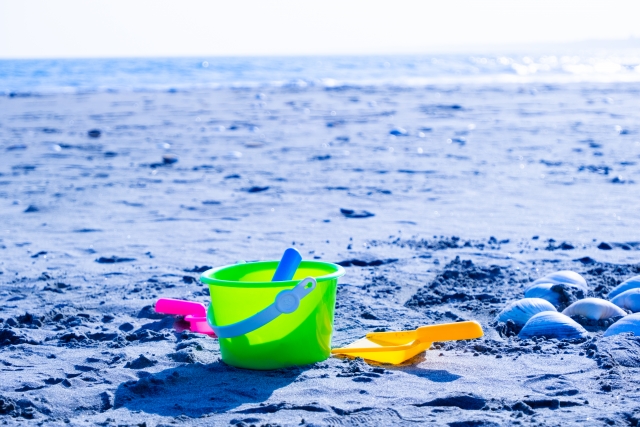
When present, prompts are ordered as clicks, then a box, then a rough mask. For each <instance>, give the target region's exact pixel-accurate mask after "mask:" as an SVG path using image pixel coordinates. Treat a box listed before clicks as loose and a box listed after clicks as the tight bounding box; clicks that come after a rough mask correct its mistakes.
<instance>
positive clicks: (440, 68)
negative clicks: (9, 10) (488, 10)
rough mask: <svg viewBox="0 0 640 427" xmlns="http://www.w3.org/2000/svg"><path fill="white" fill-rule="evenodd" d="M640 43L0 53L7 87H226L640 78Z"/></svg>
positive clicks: (33, 90)
mask: <svg viewBox="0 0 640 427" xmlns="http://www.w3.org/2000/svg"><path fill="white" fill-rule="evenodd" d="M638 81H640V50H639V49H617V50H611V49H609V50H602V49H594V50H592V51H589V50H584V49H580V50H575V51H573V52H569V53H567V52H564V53H557V52H556V53H548V54H541V53H536V54H527V53H526V52H521V53H519V54H494V55H479V54H474V55H462V54H455V55H453V54H449V55H404V56H331V57H329V56H328V57H320V56H318V57H244V58H243V57H201V58H141V59H135V58H129V59H34V60H0V94H5V95H9V94H13V95H14V96H16V95H25V94H44V93H61V92H72V93H77V92H112V91H116V92H119V91H157V90H160V91H178V90H191V89H205V88H207V89H210V88H221V87H236V88H258V87H265V86H270V87H291V88H305V87H309V86H320V87H332V86H343V85H355V86H380V85H392V86H408V87H416V86H423V85H430V84H462V83H477V84H489V83H501V82H504V83H507V82H516V83H530V82H534V83H568V82H599V83H605V82H638Z"/></svg>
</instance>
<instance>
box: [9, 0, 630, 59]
mask: <svg viewBox="0 0 640 427" xmlns="http://www.w3.org/2000/svg"><path fill="white" fill-rule="evenodd" d="M638 17H640V1H637V0H606V1H605V0H597V1H594V0H580V1H574V0H508V1H507V0H484V1H480V0H446V1H444V0H437V1H433V0H432V1H429V0H386V1H377V0H366V1H365V0H323V1H312V0H295V1H294V0H231V1H229V0H182V1H178V0H175V1H167V0H0V58H5V59H10V58H84V57H172V56H246V55H343V54H393V53H398V54H407V53H430V52H443V51H458V52H464V51H473V50H475V49H478V48H482V47H486V46H502V45H513V46H517V45H535V44H541V43H568V42H575V41H583V40H623V39H628V38H630V37H640V20H639V19H638Z"/></svg>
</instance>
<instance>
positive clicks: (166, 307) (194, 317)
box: [156, 298, 216, 337]
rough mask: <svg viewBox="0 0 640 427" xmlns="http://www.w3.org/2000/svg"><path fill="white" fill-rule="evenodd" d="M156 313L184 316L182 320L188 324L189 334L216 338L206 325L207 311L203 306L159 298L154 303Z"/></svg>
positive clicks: (197, 303)
mask: <svg viewBox="0 0 640 427" xmlns="http://www.w3.org/2000/svg"><path fill="white" fill-rule="evenodd" d="M156 312H157V313H162V314H173V315H177V316H184V320H185V321H187V322H189V330H190V331H191V332H197V333H200V334H207V335H211V336H212V337H215V336H216V334H215V333H214V332H213V329H211V326H209V323H207V311H206V309H205V306H204V304H200V303H199V302H191V301H183V300H179V299H169V298H160V299H159V300H158V302H156Z"/></svg>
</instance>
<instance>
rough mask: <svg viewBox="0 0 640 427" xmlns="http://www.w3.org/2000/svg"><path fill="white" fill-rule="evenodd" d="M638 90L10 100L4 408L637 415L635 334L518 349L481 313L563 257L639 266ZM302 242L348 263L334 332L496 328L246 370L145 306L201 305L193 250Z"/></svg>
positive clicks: (3, 208) (63, 417) (108, 414)
mask: <svg viewBox="0 0 640 427" xmlns="http://www.w3.org/2000/svg"><path fill="white" fill-rule="evenodd" d="M638 95H640V86H638V85H634V84H609V85H606V84H600V85H596V84H573V85H559V86H553V85H547V86H544V85H535V86H534V85H531V86H526V85H507V86H502V87H498V86H495V87H494V86H482V87H479V86H471V85H467V86H455V87H454V86H452V87H428V88H413V89H407V88H393V87H375V88H367V87H364V88H359V87H341V88H334V89H320V88H309V89H300V90H297V89H288V88H281V89H268V90H265V91H264V93H263V94H262V95H260V96H256V91H255V90H240V89H238V90H232V89H224V90H215V91H201V92H179V91H178V92H169V93H167V92H141V93H87V94H75V95H70V94H69V95H48V96H37V95H31V96H7V97H3V98H0V254H1V255H2V257H1V258H0V319H1V321H0V328H1V329H0V364H1V365H0V366H1V369H2V377H1V378H2V381H1V385H0V423H5V424H10V425H13V424H34V423H37V424H46V425H96V424H98V425H105V426H107V425H146V426H157V425H192V424H210V425H228V424H237V425H264V424H270V425H303V424H308V425H311V424H313V425H416V424H421V423H425V424H429V423H432V424H435V425H449V426H456V427H462V426H493V425H517V424H523V425H527V424H536V425H549V426H555V425H563V426H566V425H580V426H583V425H637V424H638V420H639V419H640V404H638V401H639V399H640V388H639V387H638V379H640V376H639V372H640V338H639V339H636V338H634V337H632V336H616V337H610V338H606V339H604V338H602V337H601V334H602V332H593V333H591V334H590V337H589V338H588V339H587V340H585V341H582V342H558V341H556V340H538V341H521V340H519V339H518V338H517V337H506V336H504V335H501V334H500V333H499V331H498V329H497V328H496V327H495V326H496V325H495V323H494V318H495V315H496V314H497V313H498V312H499V310H500V309H502V307H504V305H505V304H506V303H508V302H509V301H513V300H516V299H518V298H521V297H522V295H523V289H524V285H525V284H526V283H528V282H529V281H531V280H534V279H536V278H538V277H540V276H542V275H543V274H546V273H549V272H552V271H555V270H561V269H572V270H575V271H578V272H580V273H581V274H583V275H584V277H585V278H586V279H587V281H588V283H589V288H590V291H591V292H592V293H593V295H597V296H606V294H607V292H608V291H609V290H610V289H611V288H612V287H613V286H615V285H616V284H618V283H620V282H621V281H623V280H625V279H627V278H629V277H631V276H633V275H636V274H640V264H639V263H638V253H639V252H638V251H639V250H640V237H639V236H638V232H637V230H638V229H640V213H639V212H640V211H639V210H638V195H639V194H640V192H639V191H638V183H639V182H640V167H639V166H638V162H639V161H640V127H639V125H638V123H640V122H639V121H638V119H639V118H640V117H639V116H640V114H639V113H638V112H639V111H640V96H638ZM399 128H402V129H403V130H406V132H407V134H408V135H403V130H401V129H399ZM92 129H98V130H100V135H99V136H97V137H91V136H89V134H88V131H90V130H92ZM394 129H395V131H394ZM394 134H396V135H394ZM95 135H96V134H94V136H95ZM163 156H165V159H166V160H165V161H163ZM175 160H177V162H173V161H175ZM172 162H173V163H172ZM341 209H343V210H354V211H355V213H356V214H358V213H362V212H363V211H366V212H369V213H372V214H373V216H368V217H366V218H353V217H352V216H353V215H348V214H346V215H345V214H344V212H341ZM345 212H346V211H345ZM356 216H358V215H356ZM365 216H366V215H365ZM291 245H293V246H295V247H296V248H298V249H299V250H300V251H301V253H302V254H303V256H304V257H306V258H311V259H313V258H315V259H322V260H326V261H332V262H341V263H342V264H343V265H346V266H347V268H346V270H347V274H346V276H344V277H343V278H342V279H341V284H340V287H339V291H338V303H337V308H336V318H335V333H334V340H333V345H334V346H339V345H344V344H346V343H348V342H350V341H352V340H354V339H356V338H359V337H361V336H363V335H364V334H365V333H366V332H367V331H372V330H375V329H379V330H385V329H386V330H392V329H396V328H398V329H402V328H412V327H416V326H419V325H423V324H430V323H436V322H446V321H455V320H460V319H476V320H478V321H480V322H481V324H482V325H483V327H484V329H485V333H486V335H485V337H484V338H482V339H479V340H474V341H469V342H456V343H440V344H435V345H434V347H433V348H432V349H431V350H429V351H428V352H426V353H425V354H424V355H421V356H418V357H417V358H416V359H414V360H412V361H410V362H408V363H407V364H405V365H404V366H399V367H392V366H373V365H368V364H366V363H365V362H364V361H362V360H343V359H339V358H330V359H329V360H327V361H325V362H322V363H318V364H316V365H313V366H308V367H300V368H295V369H289V370H284V371H273V372H254V371H245V370H240V369H235V368H232V367H229V366H227V365H225V364H224V363H223V362H222V361H221V360H220V357H219V347H218V343H217V341H216V340H215V339H211V338H208V337H205V336H199V335H195V334H191V333H188V332H180V331H179V330H176V328H178V329H179V328H180V327H181V326H184V325H182V324H181V323H180V322H178V323H177V324H174V321H173V319H172V318H168V317H163V316H159V315H157V314H155V313H154V310H153V308H152V307H153V303H154V301H155V300H156V299H157V298H159V297H174V298H183V299H190V300H198V301H202V302H205V301H206V300H207V298H208V291H207V289H206V287H204V286H202V285H201V284H199V283H198V276H199V273H198V271H201V270H202V269H203V268H204V267H205V266H220V265H225V264H230V263H234V262H236V261H238V260H247V261H251V260H262V259H276V258H278V257H279V255H280V254H281V253H282V251H283V250H284V249H285V248H286V247H288V246H291Z"/></svg>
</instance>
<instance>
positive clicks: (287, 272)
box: [271, 248, 302, 282]
mask: <svg viewBox="0 0 640 427" xmlns="http://www.w3.org/2000/svg"><path fill="white" fill-rule="evenodd" d="M301 261H302V255H300V252H298V251H297V250H296V249H294V248H289V249H287V250H286V251H284V254H283V255H282V259H280V264H278V268H277V269H276V272H275V273H274V274H273V279H271V281H272V282H284V281H287V280H292V279H293V276H294V274H296V270H297V269H298V266H299V265H300V262H301Z"/></svg>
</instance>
